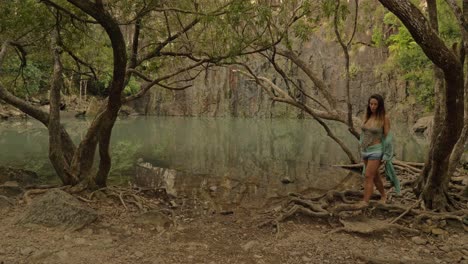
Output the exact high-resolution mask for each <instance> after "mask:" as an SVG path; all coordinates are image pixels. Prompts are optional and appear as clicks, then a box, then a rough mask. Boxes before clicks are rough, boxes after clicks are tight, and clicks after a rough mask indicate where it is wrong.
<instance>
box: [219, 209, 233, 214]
mask: <svg viewBox="0 0 468 264" xmlns="http://www.w3.org/2000/svg"><path fill="white" fill-rule="evenodd" d="M219 213H220V214H222V215H230V214H233V213H234V212H233V211H231V210H225V211H221V212H219Z"/></svg>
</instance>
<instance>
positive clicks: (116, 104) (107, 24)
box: [68, 0, 127, 187]
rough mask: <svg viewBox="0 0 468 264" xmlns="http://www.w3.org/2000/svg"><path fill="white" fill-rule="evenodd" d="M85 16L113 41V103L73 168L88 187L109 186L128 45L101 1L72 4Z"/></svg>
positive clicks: (89, 134) (91, 132) (90, 133)
mask: <svg viewBox="0 0 468 264" xmlns="http://www.w3.org/2000/svg"><path fill="white" fill-rule="evenodd" d="M68 2H70V3H71V4H73V5H75V6H76V7H78V8H79V9H81V10H82V11H83V12H85V13H87V14H88V15H90V16H92V17H93V18H94V19H96V21H97V22H98V23H99V24H100V25H101V26H102V27H103V28H104V30H105V31H106V33H107V35H108V36H109V38H110V41H111V45H112V52H113V59H114V63H113V74H112V82H111V84H110V87H109V99H108V102H107V106H106V109H105V110H104V111H102V112H101V113H99V114H98V116H97V117H96V118H95V119H94V120H93V123H92V124H91V126H90V128H89V130H88V132H87V134H86V137H85V140H83V142H81V144H80V146H79V148H78V150H77V153H76V154H77V155H75V157H74V159H73V164H72V168H73V170H74V171H75V172H77V173H78V175H80V179H81V181H82V183H83V185H84V186H86V187H88V185H89V184H92V185H95V186H98V187H104V186H106V180H107V175H108V174H109V171H110V166H111V158H110V154H109V147H110V137H111V131H112V127H113V126H114V123H115V120H116V119H117V114H118V112H119V109H120V107H121V106H122V91H123V89H124V88H125V77H126V67H127V51H126V44H125V40H124V37H123V34H122V31H121V30H120V27H119V24H118V23H117V21H115V19H114V18H113V17H112V16H111V15H110V14H109V13H108V12H107V11H106V10H105V9H104V6H103V5H102V2H101V1H96V3H93V2H91V1H88V0H68ZM98 143H99V157H100V164H99V169H98V172H97V174H96V175H92V173H91V169H92V167H93V158H94V153H95V151H96V147H97V144H98Z"/></svg>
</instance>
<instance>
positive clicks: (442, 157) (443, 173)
mask: <svg viewBox="0 0 468 264" xmlns="http://www.w3.org/2000/svg"><path fill="white" fill-rule="evenodd" d="M379 1H380V2H381V3H382V4H383V5H384V6H385V7H386V8H388V9H389V10H390V11H391V12H392V13H394V14H395V15H396V16H397V17H398V18H399V19H400V20H401V21H402V22H403V24H404V25H405V26H406V28H408V30H409V32H410V33H411V35H412V36H413V38H414V40H415V41H416V42H417V43H418V45H419V46H420V47H421V48H422V50H423V51H424V53H425V54H426V55H427V57H428V58H429V59H430V60H431V61H432V62H433V63H434V64H435V65H436V66H437V67H439V68H440V69H441V70H442V71H443V73H444V83H445V98H444V102H443V106H444V110H445V111H444V112H443V118H442V120H441V129H440V133H438V135H437V136H436V138H435V139H434V143H433V147H432V150H431V155H430V156H429V158H428V162H426V163H429V162H430V164H431V167H430V169H427V176H426V177H425V183H424V185H423V188H422V192H421V197H422V199H423V200H424V203H425V205H426V207H427V208H429V209H436V210H445V209H446V208H447V205H448V195H447V193H448V181H449V178H448V176H447V170H448V164H449V157H450V154H451V153H452V150H453V148H454V146H455V144H456V142H457V140H458V138H459V137H460V134H461V130H462V127H463V104H464V96H463V85H464V83H463V65H462V64H461V62H460V60H459V58H458V57H457V56H456V54H455V53H454V52H453V51H452V50H451V49H449V48H448V47H447V46H446V45H445V43H444V42H443V41H442V39H441V38H439V36H438V34H437V32H436V31H435V30H434V29H433V28H432V27H431V25H430V23H429V22H428V21H427V19H426V18H425V17H424V15H423V14H422V13H421V11H420V10H419V9H418V8H417V7H416V6H415V5H413V4H412V3H411V2H410V1H409V0H379ZM429 159H430V160H429Z"/></svg>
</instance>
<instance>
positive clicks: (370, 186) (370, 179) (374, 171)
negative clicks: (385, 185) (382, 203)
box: [364, 160, 380, 203]
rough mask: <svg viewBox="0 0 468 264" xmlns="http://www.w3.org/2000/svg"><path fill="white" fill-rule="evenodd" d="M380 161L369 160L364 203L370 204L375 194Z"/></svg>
mask: <svg viewBox="0 0 468 264" xmlns="http://www.w3.org/2000/svg"><path fill="white" fill-rule="evenodd" d="M379 165H380V160H368V161H367V165H366V174H365V175H366V179H365V182H364V202H366V203H368V202H369V200H370V197H371V195H372V193H373V192H374V178H375V177H376V175H378V173H379Z"/></svg>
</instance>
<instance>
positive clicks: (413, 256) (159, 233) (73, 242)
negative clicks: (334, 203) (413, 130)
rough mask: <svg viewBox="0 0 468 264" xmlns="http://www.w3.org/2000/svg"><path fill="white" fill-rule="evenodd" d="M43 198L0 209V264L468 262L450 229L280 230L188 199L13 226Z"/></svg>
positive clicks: (464, 244)
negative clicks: (84, 218) (69, 222)
mask: <svg viewBox="0 0 468 264" xmlns="http://www.w3.org/2000/svg"><path fill="white" fill-rule="evenodd" d="M41 196H44V195H43V194H40V195H37V196H34V199H33V204H32V205H26V202H25V200H23V199H18V200H16V202H14V204H13V205H12V204H8V203H5V202H3V205H2V206H0V208H1V210H2V214H1V217H0V234H2V235H1V239H0V263H2V264H13V263H210V264H211V263H223V264H224V263H464V264H467V263H468V235H467V233H464V231H462V230H461V229H460V228H455V227H451V225H450V223H446V225H445V226H443V227H440V228H436V229H432V231H428V232H421V233H419V234H412V233H404V232H402V231H393V232H390V231H384V232H375V233H372V234H368V235H362V234H357V233H352V232H334V231H336V230H337V228H338V227H339V226H340V223H339V222H336V221H330V220H328V221H327V220H318V219H311V218H309V217H305V216H299V217H293V218H290V220H287V221H286V222H282V223H281V224H280V226H279V229H275V228H272V227H271V226H270V227H263V228H259V227H258V225H259V223H261V222H262V221H263V220H264V219H263V218H264V212H265V210H264V209H263V208H260V209H256V210H254V209H245V208H242V207H238V208H235V209H233V210H232V211H222V212H215V211H210V210H206V208H203V206H197V203H198V204H199V203H201V201H192V200H190V198H186V199H185V200H184V201H182V200H174V201H171V202H170V203H167V201H166V202H164V201H163V200H161V198H154V200H153V202H155V204H160V206H159V208H156V209H153V210H150V211H148V212H146V213H142V212H141V210H138V208H137V207H136V206H132V205H130V204H127V205H126V207H127V208H125V207H124V206H123V205H122V203H121V202H119V199H110V198H100V199H98V200H96V202H84V201H80V203H81V204H82V205H83V206H85V207H90V208H92V209H93V210H94V211H95V212H97V219H96V220H95V221H94V222H93V223H91V224H89V225H87V226H85V227H84V228H81V229H79V230H77V231H70V230H68V231H67V230H63V229H61V228H57V227H56V228H51V227H45V226H42V225H20V224H17V221H18V219H21V218H24V217H23V215H24V214H26V213H27V212H28V211H30V207H31V206H35V205H34V201H36V200H38V199H41ZM10 201H11V200H10ZM0 204H2V203H1V201H0ZM169 205H172V206H169ZM354 219H355V220H357V221H360V222H363V223H366V222H367V221H369V223H371V222H372V221H388V220H390V219H391V218H386V217H385V216H380V217H377V218H375V217H373V218H372V219H370V218H367V217H366V216H365V214H360V215H359V214H358V215H356V216H355V218H354Z"/></svg>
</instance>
